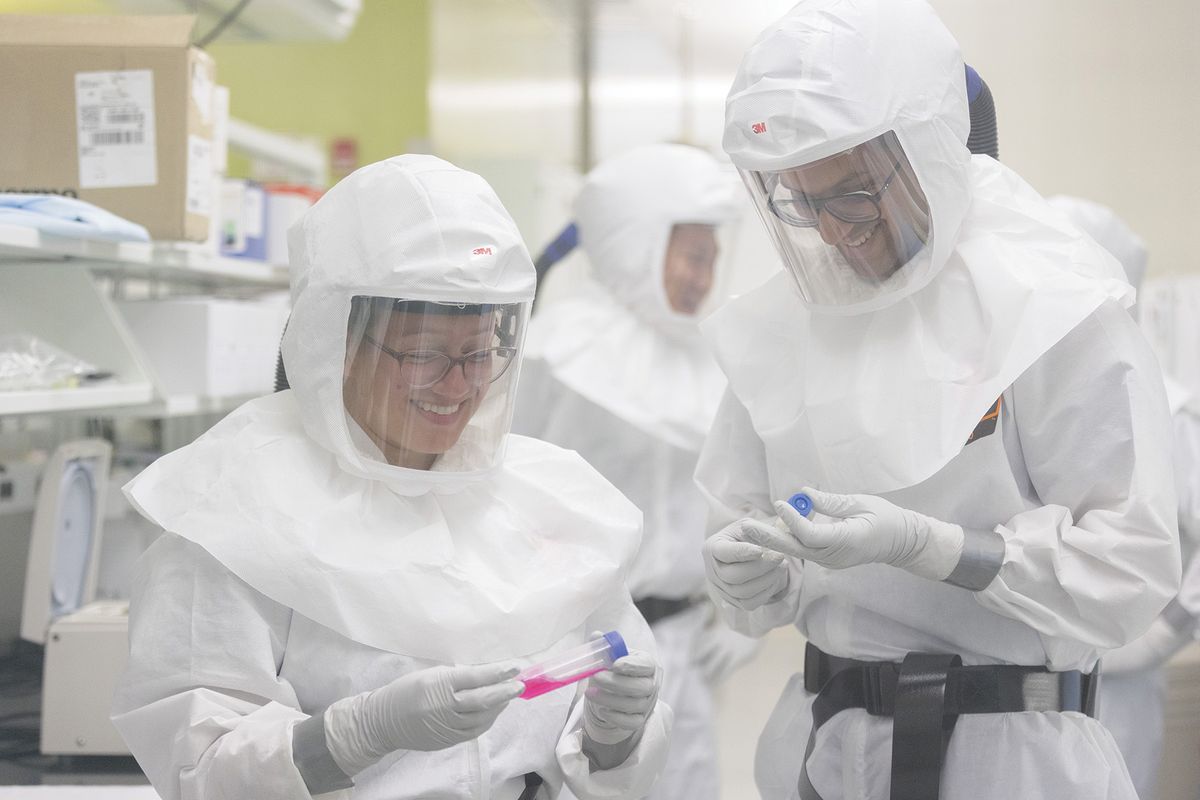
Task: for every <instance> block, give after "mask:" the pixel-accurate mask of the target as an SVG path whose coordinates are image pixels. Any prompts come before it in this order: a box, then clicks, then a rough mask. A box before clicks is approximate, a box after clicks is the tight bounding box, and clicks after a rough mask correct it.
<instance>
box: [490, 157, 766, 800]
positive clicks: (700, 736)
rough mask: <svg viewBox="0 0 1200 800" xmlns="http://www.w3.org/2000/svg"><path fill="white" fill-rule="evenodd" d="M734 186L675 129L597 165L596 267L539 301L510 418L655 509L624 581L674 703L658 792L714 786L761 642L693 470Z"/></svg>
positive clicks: (714, 383)
mask: <svg viewBox="0 0 1200 800" xmlns="http://www.w3.org/2000/svg"><path fill="white" fill-rule="evenodd" d="M735 189H737V186H736V181H734V180H733V178H732V176H731V175H729V174H727V173H725V172H723V170H722V169H721V167H720V165H719V164H718V163H717V161H716V160H715V159H714V158H713V157H712V156H710V155H708V154H707V153H705V152H703V151H702V150H700V149H698V148H695V147H689V146H685V145H679V144H656V145H647V146H643V147H639V148H636V149H634V150H631V151H628V152H626V153H624V154H622V155H618V156H615V157H613V158H610V159H607V160H606V161H604V162H603V163H601V164H600V165H599V166H597V167H596V168H595V169H593V170H592V171H591V172H590V173H589V174H588V176H587V178H586V180H585V182H584V185H583V188H582V190H581V191H580V193H579V196H578V198H577V199H576V202H575V208H574V213H575V216H574V219H575V224H576V227H577V229H578V232H579V238H580V244H581V246H582V248H583V250H584V252H585V253H586V255H587V259H588V263H589V265H590V273H591V280H589V281H588V282H587V285H586V288H584V289H583V290H582V291H580V292H578V293H577V294H576V295H574V296H573V297H571V298H570V299H568V300H565V301H560V302H558V303H557V304H555V305H551V306H546V307H543V308H539V310H538V312H537V313H535V314H534V316H533V320H532V322H531V323H530V327H529V339H528V343H527V347H526V360H525V372H524V374H523V375H522V378H521V394H520V398H519V401H518V403H517V414H516V418H515V420H514V423H513V429H514V430H515V431H516V432H518V433H523V434H528V435H530V436H536V437H538V438H541V439H545V440H546V441H549V442H553V443H554V444H557V445H559V446H561V447H565V448H567V449H569V450H575V451H576V452H578V453H579V454H580V455H581V456H583V457H584V459H585V460H587V462H588V463H589V464H591V465H592V466H593V467H595V468H596V469H597V470H599V471H600V473H601V474H603V475H604V476H605V477H606V478H608V479H609V480H610V481H612V482H613V485H615V486H616V487H617V488H618V489H620V490H621V492H622V493H623V494H624V495H625V496H626V497H628V498H629V499H630V500H632V501H633V502H634V503H635V504H636V505H637V506H638V507H639V508H641V509H642V511H643V514H644V520H643V528H644V532H643V535H642V545H641V548H640V549H639V551H638V555H637V557H636V558H635V559H634V562H633V566H632V568H631V570H630V575H629V578H628V584H629V589H630V591H631V592H632V594H633V597H634V602H635V603H636V604H637V607H638V609H639V610H640V611H641V612H642V614H643V616H644V617H645V618H646V620H647V622H649V623H650V626H651V630H652V631H653V632H654V638H655V640H656V642H657V644H658V655H659V659H660V661H661V663H662V665H663V688H662V693H661V695H660V697H662V699H664V700H666V702H667V704H668V705H670V706H671V709H672V710H673V711H674V712H675V725H674V729H673V731H672V738H671V749H670V754H669V756H668V759H667V766H666V769H665V771H664V773H663V777H662V778H661V779H660V781H659V783H658V785H657V787H656V788H655V791H654V794H653V795H652V796H653V797H655V798H689V799H690V800H705V798H708V799H709V800H716V797H717V792H718V788H719V784H718V779H717V763H716V762H717V753H716V743H715V736H714V729H713V724H714V721H713V708H712V686H713V685H715V684H716V683H718V682H719V681H720V680H722V679H723V678H724V677H725V676H726V675H727V674H728V673H729V672H730V671H731V670H732V669H734V668H735V667H736V666H737V665H738V664H740V663H742V662H744V661H745V660H746V659H747V658H749V657H750V656H751V655H752V654H753V652H754V650H755V647H756V642H755V640H753V639H749V638H747V637H745V636H742V635H741V634H739V633H735V632H734V631H732V630H730V629H729V628H728V627H727V626H726V625H725V623H724V622H722V621H720V620H719V619H716V618H715V616H714V614H713V608H712V605H711V603H709V602H708V600H707V598H706V597H705V595H704V585H705V580H704V560H703V558H702V557H701V554H700V547H701V545H702V544H703V542H704V535H705V531H704V525H705V514H706V504H705V502H704V497H703V496H702V495H701V494H700V492H699V490H698V489H697V488H696V485H695V482H694V480H693V478H692V474H693V473H694V472H695V468H696V459H697V458H698V456H699V453H700V447H701V445H702V444H703V442H704V435H705V434H706V433H707V432H708V427H709V425H710V424H711V423H712V419H713V416H714V415H715V413H716V409H717V404H718V403H719V402H720V400H721V395H722V393H723V392H724V389H725V377H724V375H722V374H721V370H720V369H719V368H718V367H717V364H716V362H715V361H714V360H713V359H712V356H711V355H710V354H709V353H708V350H707V348H706V346H705V344H704V341H703V339H702V337H701V336H700V330H699V328H698V326H697V313H698V312H699V310H700V307H701V304H702V303H703V302H704V301H705V299H706V298H707V297H708V296H709V294H710V293H711V290H712V287H713V285H714V277H715V276H714V268H715V262H716V260H717V249H718V238H717V231H718V228H719V226H721V225H723V224H725V223H728V222H730V221H731V219H732V217H733V216H734V213H735V210H736V207H735V205H734V190H735ZM698 600H699V602H698Z"/></svg>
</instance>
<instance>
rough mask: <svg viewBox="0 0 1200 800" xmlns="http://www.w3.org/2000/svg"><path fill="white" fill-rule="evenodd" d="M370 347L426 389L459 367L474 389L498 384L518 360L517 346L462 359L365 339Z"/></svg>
mask: <svg viewBox="0 0 1200 800" xmlns="http://www.w3.org/2000/svg"><path fill="white" fill-rule="evenodd" d="M363 338H364V339H366V340H367V341H368V342H370V343H371V344H373V345H375V346H376V347H378V348H379V349H380V350H381V351H383V352H384V353H386V354H387V355H389V356H391V357H392V358H394V359H395V360H396V363H397V364H398V365H399V367H400V376H401V378H403V380H404V381H405V382H406V383H407V384H408V385H409V386H411V387H412V388H414V389H424V388H426V387H429V386H433V385H434V384H435V383H437V382H438V381H440V380H441V379H442V378H444V377H446V375H447V374H448V373H449V372H450V370H451V369H453V368H454V367H456V366H460V365H461V366H462V371H463V378H464V379H465V380H466V381H467V383H469V384H471V385H472V386H483V385H485V384H488V383H495V382H496V381H497V380H499V379H500V378H501V377H502V376H503V375H504V373H505V372H507V371H508V368H509V366H511V365H512V362H513V361H514V360H515V359H514V356H515V355H516V354H517V348H515V347H488V348H486V349H484V350H476V351H474V352H472V353H467V354H466V355H464V356H460V357H459V358H453V357H451V356H448V355H446V354H445V353H442V352H440V351H437V350H409V351H406V352H400V351H398V350H393V349H392V348H390V347H388V346H387V345H385V344H383V343H382V342H379V341H376V340H375V339H373V338H372V337H370V336H366V335H364V336H363Z"/></svg>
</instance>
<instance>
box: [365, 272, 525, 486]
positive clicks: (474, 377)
mask: <svg viewBox="0 0 1200 800" xmlns="http://www.w3.org/2000/svg"><path fill="white" fill-rule="evenodd" d="M528 318H529V303H507V304H483V305H480V304H469V303H468V304H459V303H434V302H425V301H418V300H405V299H397V298H394V297H368V296H363V295H359V296H356V297H354V298H353V300H352V302H351V309H350V319H349V321H348V324H347V337H346V360H345V368H344V372H343V381H342V399H343V403H344V405H345V412H346V424H347V427H348V428H349V430H350V438H351V440H352V441H353V442H354V444H355V446H356V448H357V449H358V450H359V451H360V453H361V454H362V455H363V457H364V458H367V459H369V460H374V461H382V462H384V463H386V464H390V465H392V466H396V467H405V468H408V469H421V470H428V469H433V470H439V471H455V472H473V471H477V470H483V469H487V468H489V467H492V466H494V465H495V464H496V462H497V460H498V458H499V456H500V453H501V452H502V447H503V443H504V437H505V435H506V434H507V433H508V430H509V426H510V424H511V422H512V408H513V400H514V396H515V389H516V379H517V374H518V372H519V371H520V369H519V366H520V365H519V362H520V357H521V349H522V345H523V341H524V335H525V325H526V322H527V320H528Z"/></svg>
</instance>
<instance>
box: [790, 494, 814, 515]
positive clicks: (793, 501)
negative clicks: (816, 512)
mask: <svg viewBox="0 0 1200 800" xmlns="http://www.w3.org/2000/svg"><path fill="white" fill-rule="evenodd" d="M788 505H789V506H791V507H792V508H794V509H796V510H797V511H799V512H800V515H801V516H804V517H807V516H808V515H809V514H811V513H812V507H813V506H812V498H811V497H809V496H808V495H806V494H805V493H804V492H796V493H795V494H794V495H792V496H791V497H789V498H788Z"/></svg>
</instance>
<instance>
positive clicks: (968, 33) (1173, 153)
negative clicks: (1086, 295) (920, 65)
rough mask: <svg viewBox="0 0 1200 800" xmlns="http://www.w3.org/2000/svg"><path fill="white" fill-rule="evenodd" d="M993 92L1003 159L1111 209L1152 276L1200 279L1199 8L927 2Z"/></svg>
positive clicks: (1180, 3) (1115, 1)
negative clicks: (1198, 236)
mask: <svg viewBox="0 0 1200 800" xmlns="http://www.w3.org/2000/svg"><path fill="white" fill-rule="evenodd" d="M932 4H933V6H934V7H935V8H936V9H937V10H938V13H939V14H940V15H941V17H942V19H943V20H944V21H945V23H946V25H947V26H948V27H949V28H950V30H951V31H952V32H953V33H954V34H955V36H956V37H957V38H958V41H959V44H960V45H961V46H962V49H963V55H964V57H965V58H966V60H967V61H968V63H970V64H971V65H972V66H974V67H975V68H976V69H978V70H979V72H980V74H981V75H983V76H984V79H985V80H986V81H987V82H988V85H989V86H990V87H991V89H992V92H993V94H994V95H995V99H996V106H997V117H998V120H999V127H1000V158H1001V160H1003V161H1004V162H1005V163H1007V164H1009V165H1011V166H1013V167H1014V168H1015V169H1016V170H1017V171H1018V172H1019V173H1021V175H1022V176H1023V177H1024V178H1025V179H1026V180H1028V181H1029V182H1030V183H1032V184H1033V186H1034V187H1035V188H1036V189H1038V190H1039V191H1040V192H1042V193H1043V194H1059V193H1063V194H1076V195H1080V196H1083V197H1087V198H1089V199H1093V200H1096V201H1098V202H1101V203H1104V204H1106V205H1108V206H1111V207H1112V208H1113V209H1114V210H1116V212H1117V213H1118V214H1120V215H1121V216H1122V217H1123V218H1124V219H1125V220H1126V221H1127V222H1128V223H1129V225H1130V226H1131V227H1132V228H1133V229H1134V230H1136V231H1137V232H1138V233H1139V234H1141V236H1142V237H1143V238H1144V239H1145V240H1146V242H1147V244H1148V245H1149V248H1150V274H1152V275H1155V274H1157V275H1162V274H1165V273H1180V272H1200V254H1197V252H1196V250H1195V249H1194V245H1193V241H1194V238H1193V235H1192V233H1193V231H1194V230H1196V229H1197V227H1200V220H1198V219H1197V217H1200V158H1198V157H1197V155H1198V151H1197V137H1198V135H1200V47H1198V46H1197V38H1198V36H1200V2H1196V0H1153V1H1152V2H1133V0H932Z"/></svg>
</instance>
